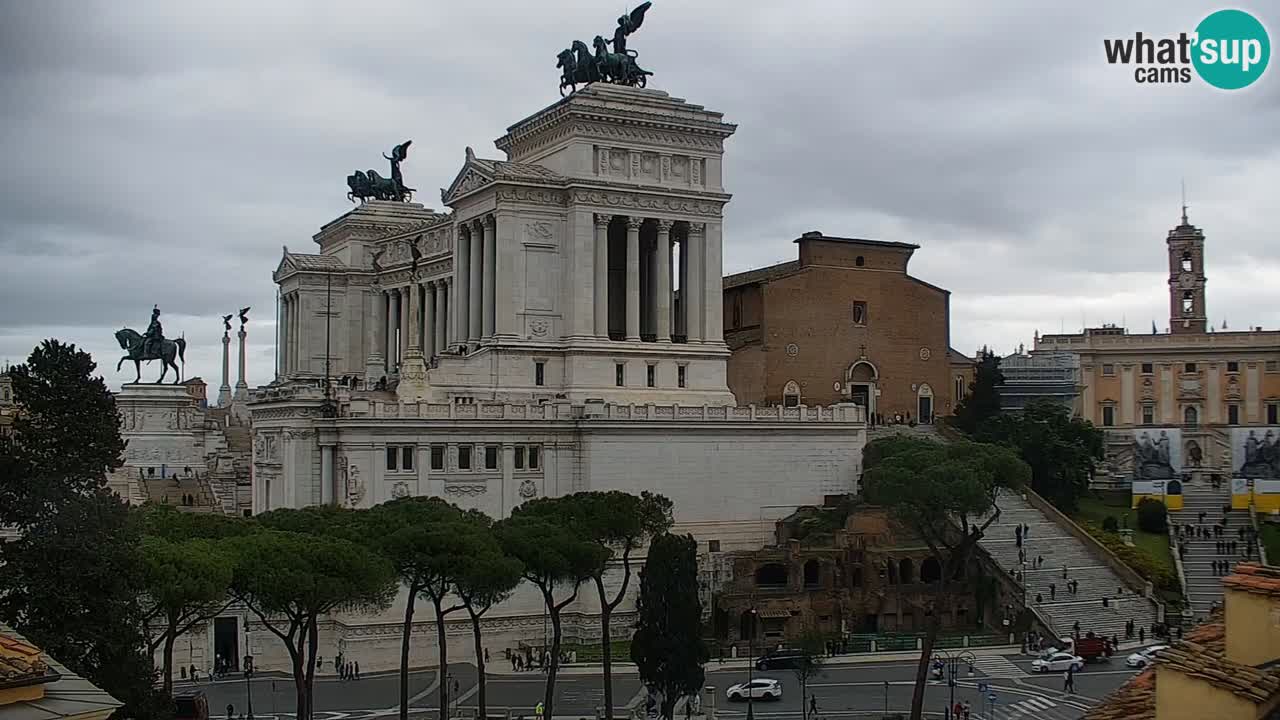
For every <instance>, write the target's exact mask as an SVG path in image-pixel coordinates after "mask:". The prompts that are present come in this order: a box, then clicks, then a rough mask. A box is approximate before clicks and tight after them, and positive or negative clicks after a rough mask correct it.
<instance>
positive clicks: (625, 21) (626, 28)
mask: <svg viewBox="0 0 1280 720" xmlns="http://www.w3.org/2000/svg"><path fill="white" fill-rule="evenodd" d="M652 4H653V3H652V2H645V3H641V4H640V5H639V6H638V7H636V9H635V10H632V11H631V12H630V13H628V14H626V15H623V16H621V17H619V18H618V27H616V28H614V31H613V39H612V40H606V39H604V37H603V36H602V35H597V36H596V37H595V40H594V41H593V42H592V46H593V47H594V48H595V54H594V55H592V54H591V50H589V49H588V48H587V44H586V43H584V42H582V41H581V40H574V41H573V43H572V44H571V45H570V46H569V48H568V49H566V50H563V51H561V53H560V54H559V55H558V56H557V62H556V67H558V68H560V95H562V96H563V95H564V94H565V93H564V89H565V88H570V92H577V90H578V86H579V85H590V84H591V83H594V82H607V83H612V84H614V85H627V86H630V87H644V86H645V85H646V84H647V82H648V77H649V76H650V75H652V74H653V73H651V72H649V71H648V70H642V69H641V68H640V66H639V65H637V64H636V57H637V53H636V51H635V50H630V49H628V48H627V36H629V35H630V34H631V33H633V32H635V31H636V30H639V29H640V25H641V24H643V23H644V14H645V12H647V11H648V10H649V6H650V5H652ZM609 45H613V51H612V52H610V50H609Z"/></svg>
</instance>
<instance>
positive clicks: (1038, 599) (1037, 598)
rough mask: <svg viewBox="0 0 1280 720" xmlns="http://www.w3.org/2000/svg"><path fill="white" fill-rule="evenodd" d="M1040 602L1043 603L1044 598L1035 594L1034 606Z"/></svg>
mask: <svg viewBox="0 0 1280 720" xmlns="http://www.w3.org/2000/svg"><path fill="white" fill-rule="evenodd" d="M1042 602H1044V596H1043V595H1041V594H1040V593H1036V604H1037V605H1039V604H1040V603H1042Z"/></svg>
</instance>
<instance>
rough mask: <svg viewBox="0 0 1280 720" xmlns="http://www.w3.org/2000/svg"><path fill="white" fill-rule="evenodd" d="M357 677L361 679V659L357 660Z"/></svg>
mask: <svg viewBox="0 0 1280 720" xmlns="http://www.w3.org/2000/svg"><path fill="white" fill-rule="evenodd" d="M356 679H357V680H359V679H360V661H359V660H357V661H356Z"/></svg>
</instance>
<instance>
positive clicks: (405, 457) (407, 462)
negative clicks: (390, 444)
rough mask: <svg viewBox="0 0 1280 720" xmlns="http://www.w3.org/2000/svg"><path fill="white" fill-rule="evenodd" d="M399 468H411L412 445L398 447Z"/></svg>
mask: <svg viewBox="0 0 1280 720" xmlns="http://www.w3.org/2000/svg"><path fill="white" fill-rule="evenodd" d="M400 469H401V470H412V469H413V446H412V445H409V446H406V447H402V448H400Z"/></svg>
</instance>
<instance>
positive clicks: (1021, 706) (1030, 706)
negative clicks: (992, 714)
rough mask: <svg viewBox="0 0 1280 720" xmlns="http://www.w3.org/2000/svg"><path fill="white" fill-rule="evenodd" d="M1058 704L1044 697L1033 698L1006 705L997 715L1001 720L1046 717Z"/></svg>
mask: <svg viewBox="0 0 1280 720" xmlns="http://www.w3.org/2000/svg"><path fill="white" fill-rule="evenodd" d="M1057 706H1058V703H1056V702H1054V701H1052V700H1050V699H1048V698H1043V697H1031V698H1027V699H1026V700H1021V701H1019V702H1016V703H1013V704H1011V705H1006V706H1005V707H1004V708H1003V710H999V711H998V712H997V713H996V717H997V718H1000V720H1014V719H1015V718H1021V717H1044V715H1045V713H1046V712H1049V711H1051V710H1053V708H1055V707H1057Z"/></svg>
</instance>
